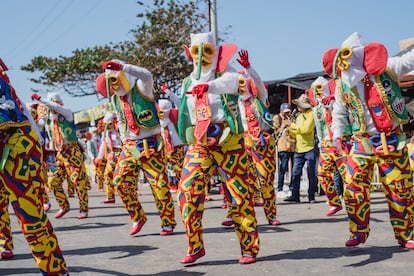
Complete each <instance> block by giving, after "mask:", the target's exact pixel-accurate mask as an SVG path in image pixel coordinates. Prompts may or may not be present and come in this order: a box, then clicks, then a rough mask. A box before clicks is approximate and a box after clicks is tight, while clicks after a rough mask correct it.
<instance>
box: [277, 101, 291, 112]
mask: <svg viewBox="0 0 414 276" xmlns="http://www.w3.org/2000/svg"><path fill="white" fill-rule="evenodd" d="M280 111H281V112H289V111H290V112H292V106H290V104H288V103H282V105H281V106H280Z"/></svg>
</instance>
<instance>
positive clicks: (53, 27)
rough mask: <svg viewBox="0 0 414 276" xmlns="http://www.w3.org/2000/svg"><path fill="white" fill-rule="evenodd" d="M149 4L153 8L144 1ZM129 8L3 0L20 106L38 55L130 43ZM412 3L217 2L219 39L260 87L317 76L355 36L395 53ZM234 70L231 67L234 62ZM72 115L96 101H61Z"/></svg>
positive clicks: (133, 10)
mask: <svg viewBox="0 0 414 276" xmlns="http://www.w3.org/2000/svg"><path fill="white" fill-rule="evenodd" d="M143 2H145V3H152V2H153V1H152V0H146V1H143ZM139 7H140V6H139V5H137V4H136V0H118V1H113V0H37V1H32V0H2V1H1V9H2V24H3V28H2V33H3V34H2V43H0V57H1V58H2V59H3V60H4V61H5V63H6V64H7V65H8V66H9V68H10V70H9V76H10V78H11V81H12V83H13V85H14V87H15V88H16V90H17V93H18V94H19V96H20V98H21V99H22V100H23V101H25V102H30V101H31V100H30V95H31V90H30V89H31V88H36V89H40V93H39V94H41V95H43V96H45V95H46V93H45V92H43V91H45V89H42V87H39V86H37V85H35V84H34V83H32V82H30V81H29V78H31V77H34V75H32V74H30V73H27V72H24V71H21V70H20V69H19V68H20V66H22V65H26V64H28V63H30V60H31V58H33V57H35V56H39V55H43V56H47V57H52V58H55V57H58V56H59V55H62V56H70V55H71V53H72V51H73V50H76V49H82V48H86V47H93V46H96V45H104V44H106V43H109V42H119V41H122V40H127V39H130V38H131V35H130V34H129V30H131V29H133V28H135V27H136V26H137V25H139V24H140V23H141V22H140V19H138V18H137V17H136V14H137V13H139V12H140V11H139ZM413 10H414V1H402V0H394V1H389V0H388V1H385V0H377V1H363V0H358V1H357V0H348V1H341V2H339V1H329V0H313V1H309V0H301V1H299V0H289V1H286V0H255V1H251V0H217V23H218V30H219V35H220V31H221V30H223V29H225V28H226V27H227V26H229V25H231V26H232V27H231V29H230V34H229V35H228V37H227V38H226V40H225V43H234V44H237V45H238V46H239V48H244V49H247V50H248V51H249V57H250V61H251V64H252V66H254V68H255V69H256V71H258V72H259V74H260V75H261V76H262V79H263V80H265V81H270V80H277V79H283V78H288V77H292V76H294V75H296V74H299V73H309V72H316V71H321V70H322V67H321V57H322V54H323V53H324V52H325V51H326V50H327V49H329V48H332V47H338V46H340V45H341V43H342V41H343V40H345V39H346V38H347V37H348V36H349V35H350V34H352V33H353V32H355V31H357V32H359V33H360V34H362V36H363V37H364V38H365V39H366V40H367V41H368V42H374V41H375V42H381V43H383V44H384V45H385V46H386V47H387V49H388V52H389V55H395V54H396V53H398V52H399V50H400V49H399V41H401V40H405V39H408V38H411V37H414V29H413V20H412V19H413ZM232 65H233V66H235V67H238V66H239V65H238V63H237V62H235V59H234V61H233V63H232ZM62 97H63V99H64V101H65V105H66V106H69V107H71V108H72V110H73V111H79V110H81V109H85V108H89V107H92V106H95V105H97V104H98V102H97V101H96V97H86V98H71V97H69V96H66V95H65V94H62Z"/></svg>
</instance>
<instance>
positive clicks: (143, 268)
mask: <svg viewBox="0 0 414 276" xmlns="http://www.w3.org/2000/svg"><path fill="white" fill-rule="evenodd" d="M139 191H140V193H141V195H140V197H139V198H140V200H141V203H142V204H143V207H144V209H145V211H146V214H147V217H148V221H147V223H146V224H145V225H144V227H143V229H142V230H141V232H139V233H138V234H137V235H135V236H130V235H129V230H130V228H131V223H130V221H129V216H128V215H127V212H126V210H125V209H124V207H123V205H122V203H121V202H120V199H119V198H117V200H116V203H115V204H107V205H105V204H103V203H101V201H102V200H103V199H104V198H105V194H104V193H99V192H98V191H97V189H96V186H94V187H93V188H92V190H90V191H89V200H90V202H89V206H90V212H89V218H87V219H84V220H79V219H77V218H76V216H77V215H78V212H79V209H78V207H79V206H78V201H77V199H76V198H70V203H71V211H70V212H69V213H68V214H67V215H65V216H64V217H63V218H61V219H55V218H53V214H54V213H55V212H56V211H57V209H58V208H57V204H56V201H55V199H54V198H53V197H52V196H51V202H52V209H51V211H50V212H49V213H48V214H49V218H50V220H51V222H52V224H53V226H54V228H55V229H56V232H57V235H58V238H59V242H60V246H61V248H62V250H63V253H64V256H65V259H66V261H67V264H68V267H69V270H70V272H71V275H72V276H74V275H253V276H254V275H358V274H359V275H412V273H413V271H414V252H413V251H409V250H407V249H403V248H401V247H399V246H398V245H397V243H396V242H395V240H394V238H393V234H392V229H391V226H390V223H389V219H388V210H387V206H386V204H385V200H384V196H383V194H382V193H381V192H374V193H372V213H371V234H370V237H369V239H368V241H367V242H366V243H365V244H363V245H360V246H357V247H353V248H347V247H345V246H344V243H345V241H346V240H347V238H348V223H347V221H346V216H345V211H344V210H342V211H340V212H339V213H337V214H336V215H334V216H331V217H327V216H326V215H325V212H326V211H327V210H328V209H329V207H328V206H327V205H326V203H325V197H323V196H318V197H317V198H316V199H317V203H313V204H309V203H307V202H306V203H305V202H304V203H285V202H283V200H282V199H278V201H277V202H278V219H279V220H280V221H281V223H282V224H281V225H279V226H270V225H268V224H267V221H266V219H265V217H264V212H263V208H262V207H256V213H257V220H258V225H259V227H258V229H259V233H260V243H261V250H260V253H259V255H258V258H257V262H256V263H254V264H249V265H240V264H239V263H238V259H239V258H240V248H239V244H238V241H237V238H236V234H235V233H234V231H233V229H232V228H231V227H230V228H229V227H224V226H221V223H220V222H221V220H222V219H223V218H224V217H225V210H224V209H221V208H220V206H221V204H222V197H221V195H220V194H218V193H213V194H212V198H213V199H214V200H213V201H209V202H206V204H205V207H206V210H205V213H204V219H203V227H204V240H205V248H206V255H205V256H204V257H202V258H201V259H199V260H198V261H197V262H196V263H194V264H191V265H186V266H185V265H183V264H181V263H180V259H181V258H182V257H183V256H184V255H185V253H186V237H185V231H184V228H183V225H182V223H181V220H180V216H179V213H178V208H176V219H177V222H178V226H177V228H176V230H175V235H172V236H160V235H159V232H160V230H161V229H160V218H159V216H158V213H157V211H156V208H155V204H154V202H153V198H152V194H151V191H150V188H149V187H148V186H142V185H140V187H139ZM213 192H214V190H213ZM305 200H306V197H305V194H303V197H302V201H305ZM175 203H176V202H175ZM176 207H177V205H176ZM10 211H11V214H12V217H11V219H12V228H13V234H14V246H15V250H14V253H15V257H14V258H13V259H11V260H0V275H39V272H38V270H37V267H36V265H35V263H34V260H33V258H32V256H31V253H30V250H29V247H28V246H27V244H26V241H25V240H24V238H23V236H22V233H21V231H20V228H19V227H18V225H17V221H16V217H15V216H14V214H13V212H12V210H11V209H10Z"/></svg>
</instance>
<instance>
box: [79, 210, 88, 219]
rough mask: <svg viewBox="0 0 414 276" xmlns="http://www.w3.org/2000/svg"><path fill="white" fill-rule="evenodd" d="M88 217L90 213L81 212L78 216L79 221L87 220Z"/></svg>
mask: <svg viewBox="0 0 414 276" xmlns="http://www.w3.org/2000/svg"><path fill="white" fill-rule="evenodd" d="M87 217H88V213H86V212H80V213H79V215H78V219H86V218H87Z"/></svg>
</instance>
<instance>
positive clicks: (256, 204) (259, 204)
mask: <svg viewBox="0 0 414 276" xmlns="http://www.w3.org/2000/svg"><path fill="white" fill-rule="evenodd" d="M263 205H264V204H263V202H255V203H254V206H257V207H263Z"/></svg>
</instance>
